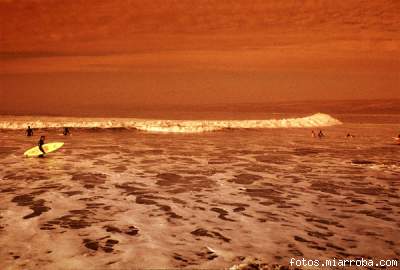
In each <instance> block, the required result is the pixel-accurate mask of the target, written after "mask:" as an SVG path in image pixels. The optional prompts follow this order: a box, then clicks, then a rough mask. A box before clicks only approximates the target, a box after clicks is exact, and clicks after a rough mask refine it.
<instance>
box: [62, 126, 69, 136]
mask: <svg viewBox="0 0 400 270" xmlns="http://www.w3.org/2000/svg"><path fill="white" fill-rule="evenodd" d="M63 134H64V136H67V135H69V134H70V132H69V128H67V127H65V128H64V132H63Z"/></svg>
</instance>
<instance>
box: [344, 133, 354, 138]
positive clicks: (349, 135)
mask: <svg viewBox="0 0 400 270" xmlns="http://www.w3.org/2000/svg"><path fill="white" fill-rule="evenodd" d="M346 138H354V135H352V134H350V133H347V135H346Z"/></svg>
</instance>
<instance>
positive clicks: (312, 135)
mask: <svg viewBox="0 0 400 270" xmlns="http://www.w3.org/2000/svg"><path fill="white" fill-rule="evenodd" d="M311 137H313V138H315V132H314V130H312V131H311Z"/></svg>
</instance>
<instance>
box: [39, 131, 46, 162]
mask: <svg viewBox="0 0 400 270" xmlns="http://www.w3.org/2000/svg"><path fill="white" fill-rule="evenodd" d="M45 139H46V137H45V136H40V140H39V142H38V146H39V150H40V151H42V153H43V154H41V155H40V156H39V157H43V155H44V154H46V152H45V151H44V149H43V144H44V140H45Z"/></svg>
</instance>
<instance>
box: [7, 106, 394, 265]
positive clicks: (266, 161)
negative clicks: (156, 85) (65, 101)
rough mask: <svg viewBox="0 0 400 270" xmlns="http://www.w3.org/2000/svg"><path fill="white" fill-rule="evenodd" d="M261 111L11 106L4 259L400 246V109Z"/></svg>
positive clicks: (363, 253)
mask: <svg viewBox="0 0 400 270" xmlns="http://www.w3.org/2000/svg"><path fill="white" fill-rule="evenodd" d="M272 118H276V119H272ZM257 119H263V120H257ZM257 119H251V120H246V119H237V120H235V119H223V120H218V119H208V120H207V119H202V120H193V119H192V120H188V121H185V120H180V119H178V120H168V119H162V120H160V119H158V120H157V119H148V120H145V119H133V118H132V119H127V118H77V117H75V118H73V117H37V116H18V117H14V116H1V117H0V142H1V145H0V246H1V248H0V268H1V269H133V268H135V269H138V268H139V269H142V268H147V269H148V268H152V269H155V268H158V269H160V268H162V269H165V268H188V269H199V268H201V269H221V268H224V269H226V268H229V267H232V266H234V265H240V264H242V263H250V262H253V263H267V264H274V263H276V264H280V265H288V264H289V261H290V259H291V258H306V259H314V260H315V259H320V260H322V259H330V258H337V259H338V258H371V259H376V260H378V259H399V258H400V229H399V228H400V192H399V188H400V145H399V144H397V143H396V141H395V140H394V139H393V138H392V137H395V136H398V134H399V133H400V126H399V123H400V115H381V114H380V115H373V114H338V115H334V114H333V115H328V114H323V113H318V114H311V115H303V114H302V115H295V114H293V113H292V114H290V115H285V114H276V115H270V116H269V117H268V118H267V117H265V118H257ZM27 125H31V127H32V128H34V136H33V137H27V136H26V135H25V129H26V127H27ZM64 126H68V127H69V128H70V131H71V135H70V136H63V135H62V128H63V127H64ZM312 130H313V131H315V133H318V132H319V131H320V130H322V132H323V133H324V135H325V136H324V137H323V138H318V137H312V136H311V131H312ZM348 133H350V134H352V135H354V137H346V135H347V134H348ZM40 135H46V142H57V141H62V142H64V143H65V145H64V146H63V147H62V148H61V149H60V150H59V151H57V152H54V153H50V154H48V155H46V157H45V158H26V157H24V156H23V153H24V151H25V150H27V149H29V148H30V147H33V146H35V145H36V144H37V141H38V139H39V136H40Z"/></svg>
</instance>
